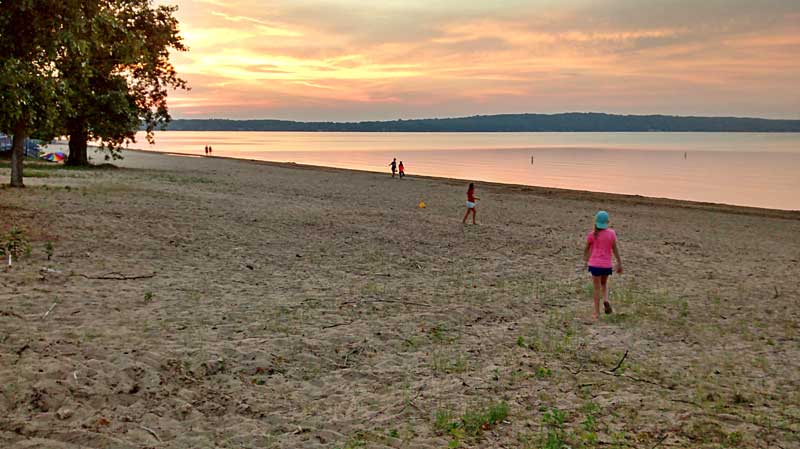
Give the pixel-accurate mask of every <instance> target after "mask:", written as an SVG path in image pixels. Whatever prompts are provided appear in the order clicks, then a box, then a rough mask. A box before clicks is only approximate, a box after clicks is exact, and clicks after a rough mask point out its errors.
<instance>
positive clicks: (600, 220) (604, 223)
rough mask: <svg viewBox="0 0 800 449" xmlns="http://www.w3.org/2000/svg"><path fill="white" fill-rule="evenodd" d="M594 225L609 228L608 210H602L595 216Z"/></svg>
mask: <svg viewBox="0 0 800 449" xmlns="http://www.w3.org/2000/svg"><path fill="white" fill-rule="evenodd" d="M594 225H595V227H597V229H606V228H608V212H606V211H604V210H601V211H600V212H598V213H597V215H595V216H594Z"/></svg>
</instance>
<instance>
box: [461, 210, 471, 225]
mask: <svg viewBox="0 0 800 449" xmlns="http://www.w3.org/2000/svg"><path fill="white" fill-rule="evenodd" d="M469 211H470V209H469V208H467V213H466V214H464V219H463V220H461V223H464V224H467V217H469Z"/></svg>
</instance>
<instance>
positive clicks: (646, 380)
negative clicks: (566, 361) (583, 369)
mask: <svg viewBox="0 0 800 449" xmlns="http://www.w3.org/2000/svg"><path fill="white" fill-rule="evenodd" d="M597 372H598V373H603V374H605V375H608V376H614V377H624V378H626V379H630V380H635V381H636V382H642V383H646V384H650V385H655V386H657V387H661V388H663V389H665V390H672V388H670V387H668V386H666V385H662V384H660V383H658V382H653V381H652V380H648V379H642V378H641V377H635V376H631V375H630V374H617V373H614V372H611V371H604V370H601V371H597Z"/></svg>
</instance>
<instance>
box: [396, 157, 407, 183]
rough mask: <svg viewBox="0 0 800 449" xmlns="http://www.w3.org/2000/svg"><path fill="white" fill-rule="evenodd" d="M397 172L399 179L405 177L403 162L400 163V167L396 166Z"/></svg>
mask: <svg viewBox="0 0 800 449" xmlns="http://www.w3.org/2000/svg"><path fill="white" fill-rule="evenodd" d="M397 171H398V173H400V179H403V178H404V177H405V176H406V168H405V167H403V161H400V165H398V166H397Z"/></svg>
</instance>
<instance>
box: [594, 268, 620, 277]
mask: <svg viewBox="0 0 800 449" xmlns="http://www.w3.org/2000/svg"><path fill="white" fill-rule="evenodd" d="M613 272H614V270H613V269H611V268H600V267H589V273H592V276H611V273H613Z"/></svg>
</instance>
